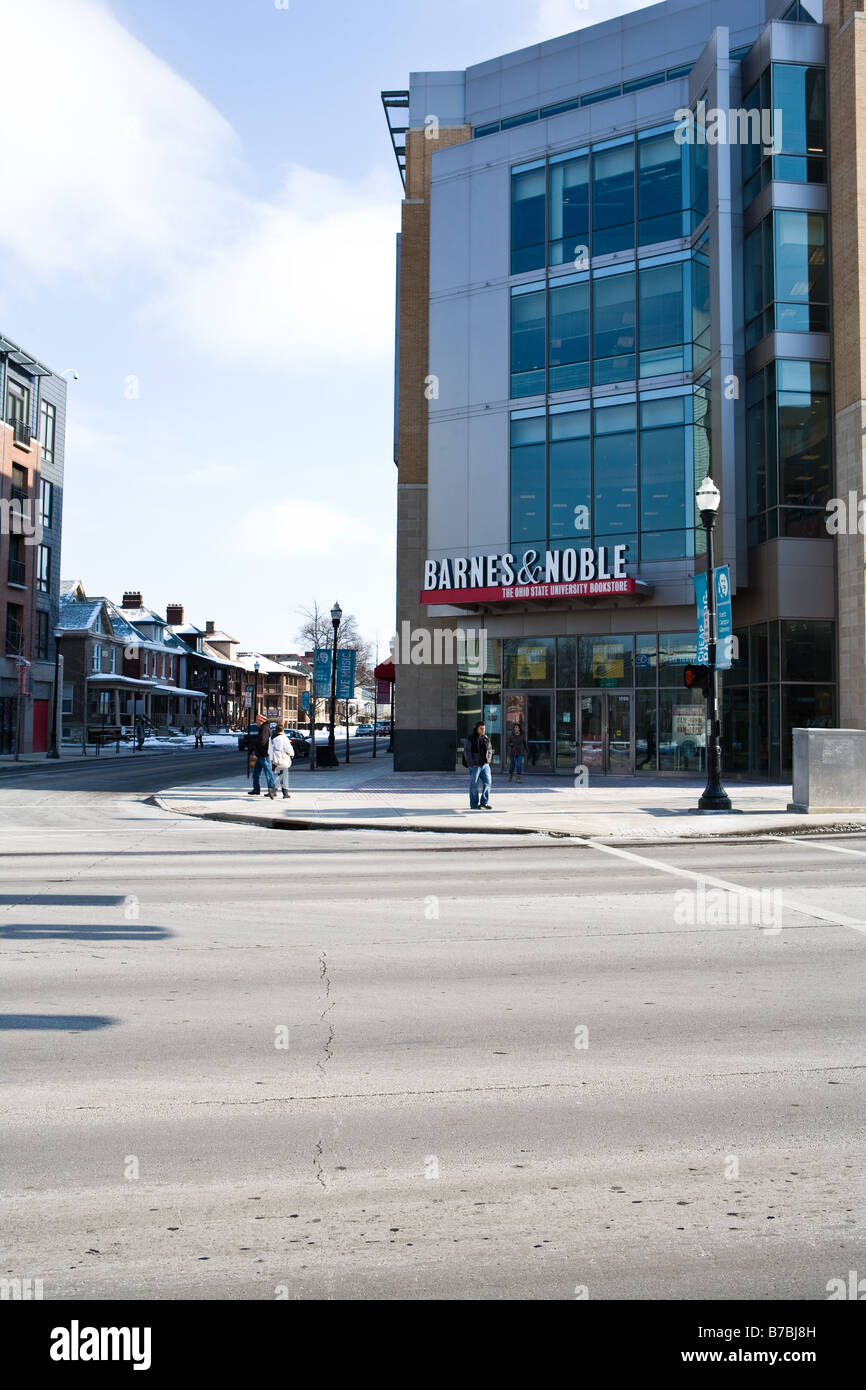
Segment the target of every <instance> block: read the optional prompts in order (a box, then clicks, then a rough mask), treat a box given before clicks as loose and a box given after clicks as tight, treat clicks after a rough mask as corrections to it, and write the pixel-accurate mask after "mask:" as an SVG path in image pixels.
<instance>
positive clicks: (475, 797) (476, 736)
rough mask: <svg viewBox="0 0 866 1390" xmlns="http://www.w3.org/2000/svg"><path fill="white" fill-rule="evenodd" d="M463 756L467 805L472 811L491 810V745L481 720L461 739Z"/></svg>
mask: <svg viewBox="0 0 866 1390" xmlns="http://www.w3.org/2000/svg"><path fill="white" fill-rule="evenodd" d="M463 757H464V759H465V761H466V766H467V767H468V768H469V805H470V808H471V809H472V810H473V811H478V810H483V811H491V810H492V809H493V808H492V806H491V805H490V784H491V782H492V780H493V779H492V776H491V772H490V762H491V759H492V758H493V747H492V745H491V743H490V739H489V738H488V737H487V727H486V725H485V724H484V723H483V722H480V723H478V724H476V725H475V728H474V729H473V730H472V733H471V734H470V736H469V738H465V739H464V740H463Z"/></svg>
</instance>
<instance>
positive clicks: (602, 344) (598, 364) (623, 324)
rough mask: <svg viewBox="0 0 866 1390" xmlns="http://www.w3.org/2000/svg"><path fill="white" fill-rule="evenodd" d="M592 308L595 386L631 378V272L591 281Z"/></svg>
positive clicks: (633, 323)
mask: <svg viewBox="0 0 866 1390" xmlns="http://www.w3.org/2000/svg"><path fill="white" fill-rule="evenodd" d="M592 307H593V357H594V359H595V361H594V363H593V369H594V373H593V375H594V383H595V385H596V386H604V385H607V384H608V383H610V382H614V381H628V380H631V379H633V378H634V374H635V350H634V348H635V341H634V340H635V321H634V308H635V306H634V271H633V270H629V271H626V272H625V273H620V274H617V275H603V276H596V277H595V278H594V279H593V282H592Z"/></svg>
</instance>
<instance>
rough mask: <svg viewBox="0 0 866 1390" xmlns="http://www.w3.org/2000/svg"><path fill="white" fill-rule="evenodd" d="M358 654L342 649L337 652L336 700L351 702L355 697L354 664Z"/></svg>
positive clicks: (345, 648) (346, 648)
mask: <svg viewBox="0 0 866 1390" xmlns="http://www.w3.org/2000/svg"><path fill="white" fill-rule="evenodd" d="M357 657H358V653H357V652H356V651H353V650H350V649H349V648H348V647H344V648H343V649H342V651H338V652H337V699H338V700H352V699H354V696H355V664H356V661H357Z"/></svg>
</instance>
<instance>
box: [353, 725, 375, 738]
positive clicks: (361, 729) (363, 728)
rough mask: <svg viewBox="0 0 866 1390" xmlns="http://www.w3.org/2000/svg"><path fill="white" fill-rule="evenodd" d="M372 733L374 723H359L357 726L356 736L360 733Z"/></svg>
mask: <svg viewBox="0 0 866 1390" xmlns="http://www.w3.org/2000/svg"><path fill="white" fill-rule="evenodd" d="M372 733H373V725H372V724H359V725H358V727H357V729H356V730H355V736H356V737H357V736H358V734H372Z"/></svg>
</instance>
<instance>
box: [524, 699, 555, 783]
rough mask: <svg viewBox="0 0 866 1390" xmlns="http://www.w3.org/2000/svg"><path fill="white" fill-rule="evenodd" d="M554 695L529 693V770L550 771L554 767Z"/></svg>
mask: <svg viewBox="0 0 866 1390" xmlns="http://www.w3.org/2000/svg"><path fill="white" fill-rule="evenodd" d="M552 707H553V697H552V695H527V697H526V741H527V743H528V744H529V769H528V770H529V771H530V772H550V770H551V769H552V767H553V756H552V750H551V739H552V735H553V718H552V715H553V708H552Z"/></svg>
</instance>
